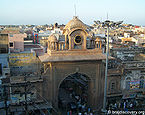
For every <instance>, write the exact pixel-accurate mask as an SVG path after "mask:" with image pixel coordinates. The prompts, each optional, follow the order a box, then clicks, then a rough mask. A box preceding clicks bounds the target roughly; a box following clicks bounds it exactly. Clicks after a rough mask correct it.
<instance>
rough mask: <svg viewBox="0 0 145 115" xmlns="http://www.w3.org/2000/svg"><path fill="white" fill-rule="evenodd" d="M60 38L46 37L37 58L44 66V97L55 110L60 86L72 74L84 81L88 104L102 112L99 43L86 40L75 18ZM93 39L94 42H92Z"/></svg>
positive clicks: (85, 35) (102, 66)
mask: <svg viewBox="0 0 145 115" xmlns="http://www.w3.org/2000/svg"><path fill="white" fill-rule="evenodd" d="M63 34H64V35H65V39H62V38H60V37H58V36H56V35H55V34H52V35H51V36H50V37H49V38H48V49H47V53H46V54H45V55H43V56H39V58H40V60H41V62H42V63H43V65H44V73H43V78H44V83H43V88H42V89H43V97H45V98H47V100H49V101H50V102H52V104H53V106H54V107H56V108H58V95H59V89H60V85H61V83H62V82H63V81H64V80H65V79H66V78H68V76H71V75H73V76H74V78H73V79H76V78H77V77H76V78H75V75H84V76H86V78H87V85H88V89H87V93H88V101H87V104H88V105H89V106H91V107H92V108H95V109H101V108H102V105H103V95H104V69H105V68H104V63H103V62H102V60H104V59H105V58H106V56H105V55H104V54H102V49H101V42H100V41H99V40H96V39H93V38H91V37H88V27H87V26H86V25H85V24H84V23H83V22H82V21H81V20H79V19H78V17H74V18H73V19H72V20H71V21H70V22H69V23H68V24H67V25H66V26H65V28H64V30H63ZM95 40H96V41H95Z"/></svg>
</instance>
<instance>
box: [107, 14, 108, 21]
mask: <svg viewBox="0 0 145 115" xmlns="http://www.w3.org/2000/svg"><path fill="white" fill-rule="evenodd" d="M107 20H108V12H107Z"/></svg>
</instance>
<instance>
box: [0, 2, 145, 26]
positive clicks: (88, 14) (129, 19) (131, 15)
mask: <svg viewBox="0 0 145 115" xmlns="http://www.w3.org/2000/svg"><path fill="white" fill-rule="evenodd" d="M74 4H76V11H77V16H79V18H80V19H81V20H82V21H83V22H84V23H86V24H93V21H94V20H102V21H104V20H106V18H107V13H108V17H109V19H110V20H114V21H119V20H123V21H124V23H131V24H136V25H145V0H0V24H53V23H55V22H58V23H59V24H66V23H67V22H68V21H69V20H70V19H72V17H73V16H74V15H75V10H74V9H75V8H74Z"/></svg>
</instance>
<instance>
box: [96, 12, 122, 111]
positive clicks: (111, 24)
mask: <svg viewBox="0 0 145 115" xmlns="http://www.w3.org/2000/svg"><path fill="white" fill-rule="evenodd" d="M107 18H108V14H107ZM94 22H95V24H99V25H100V26H101V27H106V28H107V39H106V67H105V82H104V85H105V86H104V101H103V108H102V112H104V113H106V112H107V110H106V101H107V75H108V57H109V28H114V27H119V25H120V24H121V23H122V22H123V21H119V22H113V21H110V20H106V21H105V22H100V21H94Z"/></svg>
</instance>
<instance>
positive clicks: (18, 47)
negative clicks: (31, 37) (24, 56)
mask: <svg viewBox="0 0 145 115" xmlns="http://www.w3.org/2000/svg"><path fill="white" fill-rule="evenodd" d="M8 37H9V49H10V52H22V51H24V38H25V37H27V34H25V33H24V34H21V33H16V34H9V36H8Z"/></svg>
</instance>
